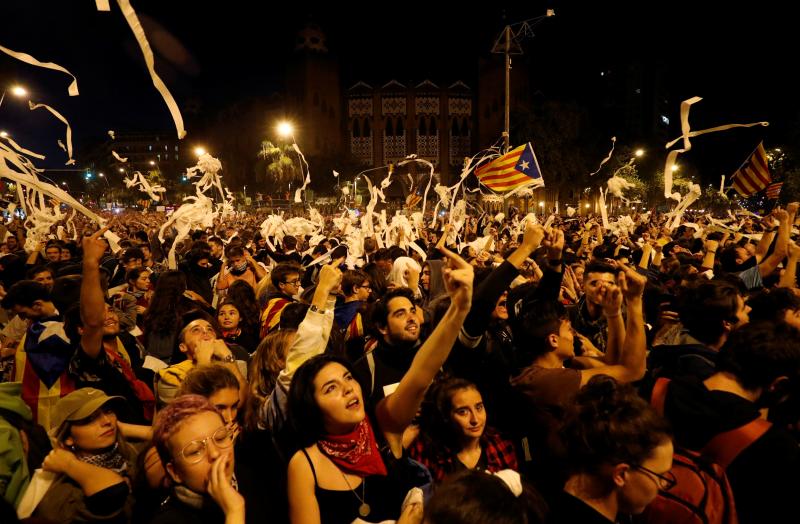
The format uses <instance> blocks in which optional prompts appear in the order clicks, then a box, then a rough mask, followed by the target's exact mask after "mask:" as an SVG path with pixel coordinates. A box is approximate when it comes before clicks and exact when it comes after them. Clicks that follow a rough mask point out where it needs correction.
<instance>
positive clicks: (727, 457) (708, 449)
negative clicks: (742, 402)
mask: <svg viewBox="0 0 800 524" xmlns="http://www.w3.org/2000/svg"><path fill="white" fill-rule="evenodd" d="M771 427H772V423H770V422H767V421H766V420H764V419H762V418H757V419H755V420H753V421H751V422H748V423H747V424H745V425H744V426H740V427H738V428H736V429H732V430H730V431H726V432H724V433H720V434H718V435H717V436H715V437H714V438H712V439H711V440H710V441H709V442H708V444H706V445H705V447H704V448H703V454H704V455H706V456H708V457H710V458H712V459H713V460H714V462H716V463H717V464H719V465H720V466H722V467H723V468H727V467H728V466H730V465H731V463H733V461H734V460H736V457H738V456H739V454H740V453H741V452H742V451H744V450H745V449H747V448H748V446H750V445H751V444H752V443H753V442H755V441H756V440H758V439H759V438H761V437H762V436H763V435H764V433H766V432H767V431H768V430H769V428H771Z"/></svg>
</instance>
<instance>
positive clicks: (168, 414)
mask: <svg viewBox="0 0 800 524" xmlns="http://www.w3.org/2000/svg"><path fill="white" fill-rule="evenodd" d="M206 411H209V412H211V413H215V414H216V415H218V416H219V420H220V422H221V423H224V422H225V421H224V420H223V419H222V415H220V414H219V411H217V410H216V408H214V406H213V405H212V404H211V402H209V400H208V399H207V398H206V397H204V396H202V395H183V396H180V397H178V398H176V399H175V400H173V401H172V402H170V403H169V404H167V407H165V408H164V409H162V410H161V411H159V412H158V414H157V415H156V419H155V421H153V444H154V445H155V446H156V451H158V456H159V458H161V462H162V464H167V463H168V462H172V453H171V452H170V449H169V439H170V438H171V437H172V435H174V434H175V433H176V432H177V431H178V430H179V429H180V428H181V426H182V425H183V423H184V422H185V421H186V420H188V419H189V418H191V417H193V416H195V415H199V414H200V413H204V412H206Z"/></svg>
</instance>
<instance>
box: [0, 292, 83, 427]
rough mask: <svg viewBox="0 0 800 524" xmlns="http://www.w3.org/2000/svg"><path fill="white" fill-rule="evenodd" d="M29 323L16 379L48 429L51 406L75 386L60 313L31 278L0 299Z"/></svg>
mask: <svg viewBox="0 0 800 524" xmlns="http://www.w3.org/2000/svg"><path fill="white" fill-rule="evenodd" d="M2 307H3V308H4V309H11V310H13V311H14V313H16V314H17V315H19V316H20V318H22V319H25V320H28V321H29V322H30V323H29V325H28V328H27V330H26V332H25V335H24V336H23V337H22V340H21V341H20V343H19V345H18V346H17V351H16V355H15V374H14V375H15V376H14V381H15V382H22V399H23V400H24V401H25V403H26V404H28V406H29V407H30V408H31V411H32V412H33V416H34V420H36V422H37V423H39V424H40V425H42V426H43V427H44V428H45V429H50V409H51V408H52V407H53V406H54V405H55V404H56V402H58V400H59V399H60V398H61V397H63V396H64V395H66V394H68V393H70V392H71V391H73V390H74V389H75V381H74V380H73V378H72V377H71V376H70V375H69V374H68V373H67V370H68V366H69V363H70V360H71V359H72V355H73V352H74V351H73V345H72V344H71V343H70V340H69V338H68V337H67V335H66V333H65V332H64V322H63V320H62V316H61V314H60V313H59V312H58V310H57V309H56V307H55V305H54V304H53V300H52V297H51V296H50V291H49V290H48V289H47V288H46V287H45V286H44V285H42V284H40V283H38V282H34V281H32V280H22V281H20V282H17V283H16V284H14V285H13V286H11V289H9V290H8V293H7V294H6V296H5V298H4V299H3V302H2Z"/></svg>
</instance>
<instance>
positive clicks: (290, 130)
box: [277, 120, 294, 138]
mask: <svg viewBox="0 0 800 524" xmlns="http://www.w3.org/2000/svg"><path fill="white" fill-rule="evenodd" d="M277 130H278V136H280V137H281V138H291V137H292V136H293V135H294V126H293V125H292V124H291V122H287V121H286V120H284V121H282V122H279V123H278V127H277Z"/></svg>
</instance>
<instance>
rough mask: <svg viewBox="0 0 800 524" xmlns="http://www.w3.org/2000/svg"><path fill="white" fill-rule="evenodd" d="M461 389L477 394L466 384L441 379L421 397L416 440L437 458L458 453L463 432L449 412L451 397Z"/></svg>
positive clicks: (457, 380) (475, 387) (470, 383)
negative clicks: (423, 399) (441, 455)
mask: <svg viewBox="0 0 800 524" xmlns="http://www.w3.org/2000/svg"><path fill="white" fill-rule="evenodd" d="M464 389H474V390H475V391H478V393H480V391H479V390H478V387H477V386H476V385H475V384H474V383H472V382H470V381H469V380H466V379H463V378H458V377H444V378H443V379H441V380H439V381H437V382H435V383H434V384H433V385H432V386H431V388H430V389H429V390H428V394H427V395H426V396H425V402H424V403H423V405H422V413H421V417H420V438H422V439H423V441H424V442H425V446H426V448H428V449H431V450H434V451H435V452H436V453H437V454H448V455H449V454H453V453H458V452H459V451H461V441H462V436H463V432H462V431H461V430H460V428H457V427H456V425H455V424H454V423H453V421H452V419H451V418H450V413H451V412H452V411H453V395H455V393H456V392H457V391H461V390H464Z"/></svg>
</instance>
